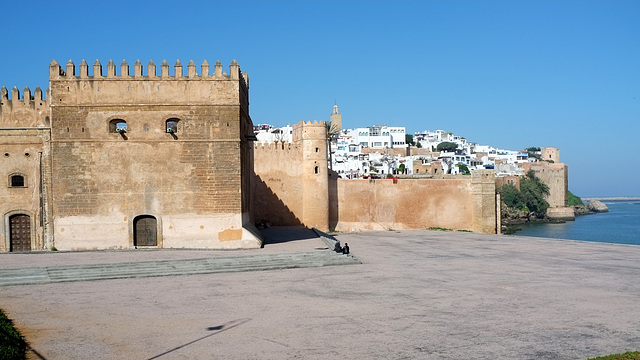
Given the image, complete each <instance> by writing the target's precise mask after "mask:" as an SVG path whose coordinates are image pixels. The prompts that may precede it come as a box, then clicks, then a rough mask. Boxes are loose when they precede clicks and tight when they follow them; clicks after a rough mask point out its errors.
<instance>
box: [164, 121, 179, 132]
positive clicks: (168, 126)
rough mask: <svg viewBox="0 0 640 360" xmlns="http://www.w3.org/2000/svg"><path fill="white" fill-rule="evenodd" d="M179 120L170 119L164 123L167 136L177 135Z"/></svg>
mask: <svg viewBox="0 0 640 360" xmlns="http://www.w3.org/2000/svg"><path fill="white" fill-rule="evenodd" d="M179 121H180V119H176V118H172V119H169V120H167V121H166V122H165V131H166V133H167V134H177V133H178V122H179Z"/></svg>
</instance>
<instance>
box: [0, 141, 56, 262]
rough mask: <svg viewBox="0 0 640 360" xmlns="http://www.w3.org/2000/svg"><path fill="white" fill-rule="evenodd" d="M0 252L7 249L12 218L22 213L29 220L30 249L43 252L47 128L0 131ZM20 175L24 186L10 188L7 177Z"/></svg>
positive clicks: (47, 161) (10, 184) (47, 151)
mask: <svg viewBox="0 0 640 360" xmlns="http://www.w3.org/2000/svg"><path fill="white" fill-rule="evenodd" d="M0 149H1V151H0V179H1V181H2V182H1V183H0V214H1V215H2V221H0V251H9V249H10V223H9V218H10V217H11V216H12V215H17V214H25V215H28V216H29V218H30V221H31V248H32V249H43V248H44V247H45V244H46V242H47V237H46V236H45V235H46V234H45V227H46V226H47V224H46V223H47V219H46V211H45V207H46V206H47V204H48V202H47V198H46V196H47V185H46V184H45V183H43V182H42V179H43V178H46V176H47V173H48V171H49V169H48V164H49V129H0ZM13 175H18V176H21V177H22V178H23V179H24V186H20V187H16V186H12V183H11V177H12V176H13Z"/></svg>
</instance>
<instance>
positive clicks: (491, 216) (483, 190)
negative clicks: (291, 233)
mask: <svg viewBox="0 0 640 360" xmlns="http://www.w3.org/2000/svg"><path fill="white" fill-rule="evenodd" d="M329 188H330V214H331V218H330V227H331V228H332V229H335V230H336V231H346V232H352V231H361V230H388V229H425V228H429V227H440V228H446V229H453V230H470V231H478V232H488V233H495V195H494V193H495V186H494V185H493V176H492V175H491V176H490V177H487V179H486V180H484V181H483V180H480V179H473V178H472V177H470V176H460V178H459V179H398V180H396V181H394V180H392V179H381V180H345V179H332V180H331V181H330V186H329Z"/></svg>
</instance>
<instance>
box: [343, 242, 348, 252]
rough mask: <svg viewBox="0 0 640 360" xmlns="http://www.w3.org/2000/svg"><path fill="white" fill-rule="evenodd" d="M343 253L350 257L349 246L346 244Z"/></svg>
mask: <svg viewBox="0 0 640 360" xmlns="http://www.w3.org/2000/svg"><path fill="white" fill-rule="evenodd" d="M342 253H343V254H345V255H349V244H347V243H344V247H343V248H342Z"/></svg>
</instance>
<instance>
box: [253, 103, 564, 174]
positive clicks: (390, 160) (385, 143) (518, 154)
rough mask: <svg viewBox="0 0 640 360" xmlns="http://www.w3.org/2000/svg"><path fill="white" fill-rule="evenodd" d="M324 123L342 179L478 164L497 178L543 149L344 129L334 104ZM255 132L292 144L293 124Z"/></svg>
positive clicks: (380, 128)
mask: <svg viewBox="0 0 640 360" xmlns="http://www.w3.org/2000/svg"><path fill="white" fill-rule="evenodd" d="M327 127H328V128H329V129H328V136H327V138H328V141H329V142H330V146H329V152H330V153H329V159H330V166H331V169H332V170H333V171H335V172H336V173H338V175H339V176H340V177H341V178H344V179H359V178H386V177H391V176H400V177H415V178H422V177H424V178H427V177H434V176H439V175H447V174H451V175H455V174H465V173H469V172H470V171H472V170H476V169H494V170H495V172H496V176H498V177H501V176H520V175H524V170H523V169H522V168H521V167H519V166H518V165H517V164H520V163H526V162H535V161H539V160H540V157H541V154H542V151H541V149H539V148H537V149H529V150H528V151H527V150H522V151H514V150H504V149H496V148H494V147H492V146H488V145H479V144H476V143H473V142H468V141H467V139H466V138H464V137H461V136H458V135H455V134H453V133H451V132H446V131H443V130H436V131H427V130H425V131H423V132H420V133H415V134H412V135H411V134H409V135H410V136H407V135H408V134H406V130H405V127H403V126H386V125H373V126H370V127H365V128H356V129H343V128H342V116H341V114H340V113H339V112H338V106H337V105H334V107H333V112H332V114H331V118H330V121H329V122H328V125H327ZM254 133H255V136H256V139H257V142H258V143H273V142H284V143H291V141H292V133H293V128H292V126H290V125H287V126H284V127H274V126H272V125H267V124H259V125H256V126H254ZM407 140H412V143H407ZM550 149H553V148H550ZM554 150H556V151H557V149H554Z"/></svg>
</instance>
